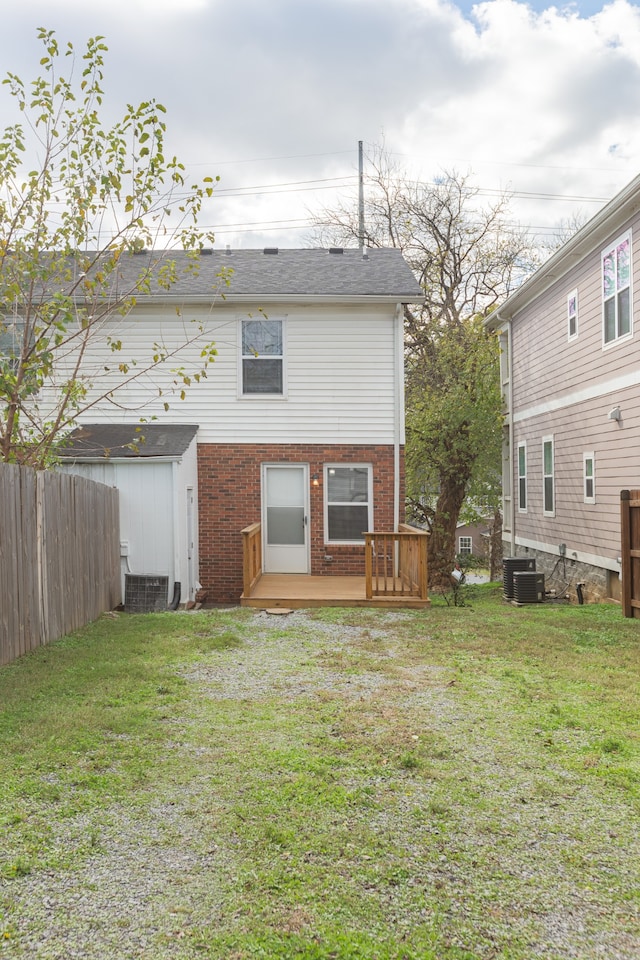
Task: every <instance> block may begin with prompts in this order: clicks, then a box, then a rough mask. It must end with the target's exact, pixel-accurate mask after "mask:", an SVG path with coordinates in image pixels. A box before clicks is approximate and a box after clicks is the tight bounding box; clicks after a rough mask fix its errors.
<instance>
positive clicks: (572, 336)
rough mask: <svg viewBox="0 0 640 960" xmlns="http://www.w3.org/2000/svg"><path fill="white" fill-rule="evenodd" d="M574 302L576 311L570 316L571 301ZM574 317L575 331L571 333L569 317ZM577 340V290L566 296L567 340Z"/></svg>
mask: <svg viewBox="0 0 640 960" xmlns="http://www.w3.org/2000/svg"><path fill="white" fill-rule="evenodd" d="M572 300H575V302H576V311H575V314H572V313H571V311H570V304H571V301H572ZM572 316H575V321H576V329H575V333H571V317H572ZM577 339H578V290H577V288H576V289H575V290H572V291H571V293H568V294H567V340H569V341H571V340H577Z"/></svg>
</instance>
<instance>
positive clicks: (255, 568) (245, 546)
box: [242, 523, 262, 597]
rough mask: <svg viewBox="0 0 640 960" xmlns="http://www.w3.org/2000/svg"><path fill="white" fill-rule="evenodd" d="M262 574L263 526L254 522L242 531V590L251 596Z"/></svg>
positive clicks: (246, 595)
mask: <svg viewBox="0 0 640 960" xmlns="http://www.w3.org/2000/svg"><path fill="white" fill-rule="evenodd" d="M261 576H262V526H261V524H260V523H252V524H250V525H249V526H248V527H245V528H244V530H243V531H242V592H243V596H245V597H250V596H251V591H252V590H253V588H254V587H255V585H256V583H257V582H258V580H259V579H260V577H261Z"/></svg>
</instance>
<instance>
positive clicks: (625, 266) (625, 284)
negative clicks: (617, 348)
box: [602, 233, 631, 344]
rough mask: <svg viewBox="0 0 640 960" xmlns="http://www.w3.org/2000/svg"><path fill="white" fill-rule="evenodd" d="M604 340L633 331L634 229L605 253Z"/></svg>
mask: <svg viewBox="0 0 640 960" xmlns="http://www.w3.org/2000/svg"><path fill="white" fill-rule="evenodd" d="M602 303H603V311H604V327H603V338H604V343H605V344H607V343H614V342H615V341H616V340H620V339H622V338H623V337H628V336H630V335H631V233H626V234H625V235H624V236H622V237H619V238H618V239H617V240H616V242H615V243H614V244H612V246H610V247H609V248H608V249H607V250H605V251H604V252H603V254H602Z"/></svg>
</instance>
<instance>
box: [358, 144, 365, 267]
mask: <svg viewBox="0 0 640 960" xmlns="http://www.w3.org/2000/svg"><path fill="white" fill-rule="evenodd" d="M363 170H364V165H363V160H362V140H358V240H359V241H360V253H361V254H362V256H364V172H363Z"/></svg>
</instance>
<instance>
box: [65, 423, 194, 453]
mask: <svg viewBox="0 0 640 960" xmlns="http://www.w3.org/2000/svg"><path fill="white" fill-rule="evenodd" d="M197 432H198V427H197V426H194V425H193V424H182V423H167V424H159V423H145V424H135V423H133V424H131V423H129V424H126V423H86V424H84V425H83V426H81V427H78V428H77V429H76V430H74V431H73V433H71V434H70V435H69V437H68V438H67V441H66V443H65V445H64V447H62V449H60V450H59V451H58V456H59V457H60V459H61V460H109V459H115V458H118V459H119V458H121V457H125V458H127V459H128V458H134V457H135V458H140V457H144V458H145V459H146V458H152V457H174V458H177V457H181V456H182V455H183V454H184V453H185V452H186V450H187V448H188V446H189V444H190V443H191V441H192V440H193V438H194V437H195V435H196V433H197Z"/></svg>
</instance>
